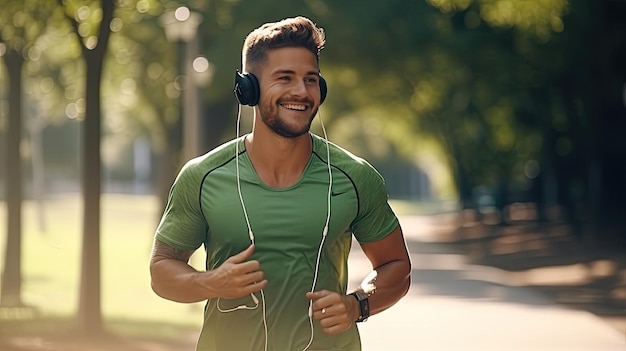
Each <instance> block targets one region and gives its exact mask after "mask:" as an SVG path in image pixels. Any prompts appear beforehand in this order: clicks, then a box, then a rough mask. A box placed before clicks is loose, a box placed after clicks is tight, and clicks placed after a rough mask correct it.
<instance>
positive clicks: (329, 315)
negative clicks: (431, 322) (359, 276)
mask: <svg viewBox="0 0 626 351" xmlns="http://www.w3.org/2000/svg"><path fill="white" fill-rule="evenodd" d="M361 248H362V249H363V252H364V253H365V255H366V256H367V258H368V259H369V261H370V262H371V264H372V267H373V271H372V273H373V274H369V275H368V276H367V277H366V278H365V280H364V281H363V283H361V286H360V288H359V289H357V291H358V292H360V293H365V294H368V295H369V296H368V304H369V314H370V315H374V314H376V313H379V312H381V311H384V310H386V309H387V308H389V307H391V306H392V305H394V304H395V303H396V302H398V301H399V300H400V299H401V298H402V297H403V296H404V295H406V293H407V292H408V290H409V286H410V284H411V261H410V258H409V253H408V250H407V247H406V242H405V240H404V235H403V234H402V228H401V227H400V225H398V226H397V227H396V228H395V229H394V230H393V231H392V232H391V233H390V234H389V235H387V236H386V237H384V238H383V239H381V240H378V241H375V242H371V243H361ZM372 278H373V279H372ZM372 288H373V290H372ZM307 297H308V298H309V299H311V300H312V301H313V306H312V312H313V316H314V317H315V319H317V320H319V322H320V325H321V326H322V327H323V328H324V331H325V332H326V333H328V334H338V333H341V332H343V331H345V330H347V329H349V328H350V326H351V325H352V324H353V323H354V322H355V321H357V319H359V317H361V309H360V305H359V301H357V299H356V298H355V297H354V296H353V295H340V294H337V293H336V292H330V291H327V290H323V291H317V292H314V293H307Z"/></svg>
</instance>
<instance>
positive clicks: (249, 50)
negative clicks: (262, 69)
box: [241, 16, 325, 71]
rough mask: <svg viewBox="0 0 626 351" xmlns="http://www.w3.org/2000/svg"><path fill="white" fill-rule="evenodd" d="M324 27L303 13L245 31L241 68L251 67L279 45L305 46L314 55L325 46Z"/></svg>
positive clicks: (246, 69) (255, 65) (265, 57)
mask: <svg viewBox="0 0 626 351" xmlns="http://www.w3.org/2000/svg"><path fill="white" fill-rule="evenodd" d="M324 44H325V35H324V30H323V29H322V28H320V27H317V26H316V25H315V23H313V22H312V21H311V20H310V19H308V18H306V17H302V16H298V17H293V18H286V19H283V20H281V21H278V22H271V23H265V24H263V25H262V26H260V27H259V28H257V29H255V30H253V31H252V32H250V34H248V36H247V37H246V40H245V41H244V44H243V49H242V50H241V61H242V64H243V70H244V71H254V70H255V69H256V68H257V67H258V66H259V65H260V64H261V63H263V62H264V61H265V60H266V59H267V51H268V50H271V49H277V48H282V47H304V48H306V49H307V50H309V51H310V52H311V53H313V54H314V55H315V58H316V59H317V61H318V62H319V53H320V51H321V50H322V49H323V48H324Z"/></svg>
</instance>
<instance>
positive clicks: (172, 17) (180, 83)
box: [160, 6, 202, 160]
mask: <svg viewBox="0 0 626 351" xmlns="http://www.w3.org/2000/svg"><path fill="white" fill-rule="evenodd" d="M201 22H202V16H200V15H199V14H197V13H195V12H192V11H190V10H189V8H187V7H185V6H180V7H178V8H176V9H175V10H173V11H167V12H165V13H164V14H163V15H162V16H161V18H160V23H161V26H163V28H164V29H165V36H166V38H167V40H168V41H170V42H173V43H176V47H177V63H178V76H177V77H176V80H175V82H176V86H177V88H178V89H179V90H180V99H179V103H178V113H179V116H178V124H177V132H176V142H177V145H176V146H177V147H180V146H182V155H181V156H182V157H183V159H184V160H187V159H189V158H191V157H193V156H196V155H197V153H198V149H199V148H198V145H199V137H198V132H199V130H200V128H199V125H200V123H199V113H198V107H197V102H196V101H197V97H196V95H197V92H196V91H195V89H196V86H195V85H194V83H193V82H192V81H191V79H187V77H188V76H189V73H190V72H191V71H190V68H191V62H190V58H191V57H193V56H195V55H196V52H197V49H198V48H197V46H198V43H197V41H198V40H197V39H198V37H197V35H196V31H197V29H198V26H199V25H200V23H201ZM190 43H191V44H193V45H189V44H190ZM185 107H189V111H186V110H185ZM181 125H182V128H181ZM181 134H182V135H181ZM180 137H182V145H181V141H180Z"/></svg>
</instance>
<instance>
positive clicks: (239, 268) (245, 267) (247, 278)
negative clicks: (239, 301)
mask: <svg viewBox="0 0 626 351" xmlns="http://www.w3.org/2000/svg"><path fill="white" fill-rule="evenodd" d="M253 252H254V245H250V246H248V248H247V249H245V250H243V251H241V252H240V253H238V254H236V255H234V256H231V257H229V258H228V259H227V260H226V261H224V263H222V264H221V265H220V266H219V267H217V268H215V269H213V270H211V271H209V272H206V273H201V274H199V275H198V277H197V279H198V283H199V284H201V285H203V286H205V287H206V288H207V289H209V290H212V291H214V294H215V295H216V296H218V297H221V298H225V299H236V298H240V297H243V296H246V295H250V294H252V293H254V292H257V291H260V290H261V289H263V288H265V286H267V280H265V274H264V273H263V271H262V270H261V264H260V263H259V261H257V260H248V259H249V258H250V257H251V256H252V253H253Z"/></svg>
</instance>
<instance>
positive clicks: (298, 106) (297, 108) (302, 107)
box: [281, 104, 307, 111]
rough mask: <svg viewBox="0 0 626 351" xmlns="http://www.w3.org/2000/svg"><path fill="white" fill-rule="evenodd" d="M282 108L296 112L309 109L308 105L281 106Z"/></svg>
mask: <svg viewBox="0 0 626 351" xmlns="http://www.w3.org/2000/svg"><path fill="white" fill-rule="evenodd" d="M281 106H282V107H284V108H286V109H289V110H296V111H304V110H306V109H307V106H306V105H300V104H281Z"/></svg>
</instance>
